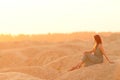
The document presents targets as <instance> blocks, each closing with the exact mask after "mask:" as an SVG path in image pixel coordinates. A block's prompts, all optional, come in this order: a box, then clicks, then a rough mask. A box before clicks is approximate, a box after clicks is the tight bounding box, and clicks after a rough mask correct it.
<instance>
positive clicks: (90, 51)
mask: <svg viewBox="0 0 120 80" xmlns="http://www.w3.org/2000/svg"><path fill="white" fill-rule="evenodd" d="M92 52H94V48H93V49H91V50H88V51H85V53H92Z"/></svg>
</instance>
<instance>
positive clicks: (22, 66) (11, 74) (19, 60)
mask: <svg viewBox="0 0 120 80" xmlns="http://www.w3.org/2000/svg"><path fill="white" fill-rule="evenodd" d="M94 34H95V33H88V32H87V33H73V34H64V35H63V34H54V35H52V34H51V35H50V34H49V35H44V36H42V37H41V35H37V38H35V35H33V36H32V37H31V38H30V37H29V38H28V37H26V38H25V39H20V40H18V37H17V38H16V41H15V39H14V40H10V41H9V40H5V41H1V42H0V80H120V78H119V76H120V70H119V68H120V45H119V44H120V33H99V34H100V35H101V37H102V39H103V46H104V48H105V52H106V53H107V55H108V57H109V58H110V59H111V60H112V61H114V62H115V63H114V64H109V63H108V62H107V61H106V60H104V63H102V64H97V65H93V66H89V67H81V68H80V69H77V70H74V71H68V69H70V68H71V67H72V66H75V65H76V64H77V63H79V61H80V59H81V57H82V54H83V52H84V51H85V50H89V49H91V48H92V45H93V41H94V40H93V37H92V36H93V35H94ZM38 37H39V38H38ZM32 38H33V39H32ZM47 38H48V39H47ZM2 40H3V39H2Z"/></svg>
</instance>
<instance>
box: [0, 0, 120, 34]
mask: <svg viewBox="0 0 120 80" xmlns="http://www.w3.org/2000/svg"><path fill="white" fill-rule="evenodd" d="M119 4H120V1H119V0H1V1H0V33H3V34H20V33H22V34H39V33H49V32H51V33H68V32H76V31H77V32H78V31H96V32H100V31H113V32H116V31H117V32H119V31H120V23H119V21H120V15H119V14H120V5H119Z"/></svg>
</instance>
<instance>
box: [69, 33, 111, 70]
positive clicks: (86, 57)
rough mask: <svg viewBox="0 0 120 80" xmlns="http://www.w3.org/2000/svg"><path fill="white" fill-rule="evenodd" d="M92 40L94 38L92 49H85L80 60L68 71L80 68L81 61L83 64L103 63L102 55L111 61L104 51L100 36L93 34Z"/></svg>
mask: <svg viewBox="0 0 120 80" xmlns="http://www.w3.org/2000/svg"><path fill="white" fill-rule="evenodd" d="M94 40H95V44H94V46H93V49H92V50H90V51H85V52H84V54H83V57H82V59H81V62H80V63H79V64H78V65H77V66H75V67H72V68H71V69H70V70H69V71H72V70H74V69H78V68H80V67H81V66H82V64H83V63H84V64H85V66H90V65H93V64H99V63H103V56H105V58H106V59H107V61H108V62H109V63H113V62H112V61H110V60H109V58H108V57H107V55H106V53H105V51H104V48H103V46H102V40H101V38H100V36H99V35H95V36H94Z"/></svg>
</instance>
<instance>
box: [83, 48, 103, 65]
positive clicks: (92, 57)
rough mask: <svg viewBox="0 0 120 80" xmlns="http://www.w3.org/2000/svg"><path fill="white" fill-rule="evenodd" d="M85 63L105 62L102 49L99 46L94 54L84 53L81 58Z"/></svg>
mask: <svg viewBox="0 0 120 80" xmlns="http://www.w3.org/2000/svg"><path fill="white" fill-rule="evenodd" d="M81 60H82V61H83V62H84V63H85V65H84V66H90V65H93V64H98V63H102V62H103V54H102V52H101V51H100V49H99V48H98V47H97V48H96V50H95V52H94V54H91V53H86V54H84V55H83V57H82V59H81Z"/></svg>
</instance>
